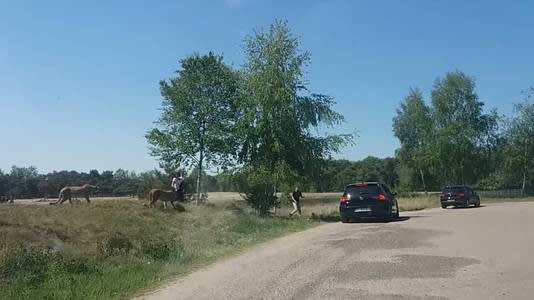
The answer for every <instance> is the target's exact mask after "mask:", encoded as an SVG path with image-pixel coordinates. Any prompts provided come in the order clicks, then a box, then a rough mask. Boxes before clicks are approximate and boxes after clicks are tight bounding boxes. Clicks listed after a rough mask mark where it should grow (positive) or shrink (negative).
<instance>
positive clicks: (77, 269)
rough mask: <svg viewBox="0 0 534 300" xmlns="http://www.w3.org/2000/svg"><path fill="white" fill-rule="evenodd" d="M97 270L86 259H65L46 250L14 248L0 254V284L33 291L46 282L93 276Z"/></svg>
mask: <svg viewBox="0 0 534 300" xmlns="http://www.w3.org/2000/svg"><path fill="white" fill-rule="evenodd" d="M93 272H97V268H96V267H95V266H94V265H93V264H91V263H90V262H89V261H88V260H87V259H86V258H80V257H78V258H68V257H65V256H63V255H62V254H60V253H57V252H53V251H51V250H48V249H40V248H33V247H24V246H16V247H13V248H9V249H4V251H2V252H1V253H0V281H2V282H7V283H8V284H12V283H14V282H16V281H19V282H22V283H23V284H24V285H25V286H28V287H37V286H39V285H41V284H43V283H44V282H45V281H46V280H49V279H50V278H52V279H53V278H59V277H70V276H71V275H72V274H82V273H93Z"/></svg>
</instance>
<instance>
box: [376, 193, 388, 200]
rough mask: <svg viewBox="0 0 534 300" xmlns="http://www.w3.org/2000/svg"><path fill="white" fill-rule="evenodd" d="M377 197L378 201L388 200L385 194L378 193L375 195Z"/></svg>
mask: <svg viewBox="0 0 534 300" xmlns="http://www.w3.org/2000/svg"><path fill="white" fill-rule="evenodd" d="M375 199H376V200H378V201H384V200H386V196H385V195H384V194H378V195H376V196H375Z"/></svg>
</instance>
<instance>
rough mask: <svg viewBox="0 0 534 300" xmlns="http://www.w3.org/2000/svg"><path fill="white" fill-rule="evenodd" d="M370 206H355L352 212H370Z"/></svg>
mask: <svg viewBox="0 0 534 300" xmlns="http://www.w3.org/2000/svg"><path fill="white" fill-rule="evenodd" d="M370 211H371V209H370V208H356V209H355V210H354V212H370Z"/></svg>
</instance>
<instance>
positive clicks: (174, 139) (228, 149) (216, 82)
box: [146, 52, 240, 199]
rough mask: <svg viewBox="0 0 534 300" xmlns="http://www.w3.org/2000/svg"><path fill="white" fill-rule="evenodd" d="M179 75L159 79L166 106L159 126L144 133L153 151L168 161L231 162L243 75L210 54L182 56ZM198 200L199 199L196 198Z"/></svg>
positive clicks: (200, 164)
mask: <svg viewBox="0 0 534 300" xmlns="http://www.w3.org/2000/svg"><path fill="white" fill-rule="evenodd" d="M180 63H181V70H178V71H177V72H176V73H177V76H176V77H175V78H171V79H169V80H168V81H161V82H160V90H161V95H162V97H163V107H162V114H161V117H160V119H159V120H158V122H157V125H158V128H154V129H152V130H150V131H149V132H148V133H147V134H146V138H147V140H148V142H149V143H150V144H151V146H152V147H151V153H152V155H154V156H156V157H158V158H159V160H160V161H161V162H162V163H163V164H164V165H166V166H169V165H175V166H179V167H181V168H184V167H185V168H190V167H192V166H196V167H197V170H198V176H197V197H200V194H199V192H200V182H201V175H202V168H203V167H205V166H208V167H209V166H212V165H227V164H228V163H229V162H230V161H231V158H232V154H234V153H235V151H236V147H237V144H236V142H235V139H234V134H233V131H234V124H235V121H236V118H237V115H236V114H237V109H236V107H235V105H234V103H235V98H236V97H237V95H238V93H239V80H240V78H239V74H238V73H237V72H235V71H234V70H232V69H231V68H230V67H229V66H227V65H226V64H224V62H223V58H222V56H218V55H215V54H213V53H211V52H210V53H209V54H207V55H202V56H201V55H198V54H195V55H192V56H189V57H187V58H185V59H183V60H181V62H180ZM197 199H198V198H197Z"/></svg>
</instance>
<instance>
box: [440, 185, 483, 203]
mask: <svg viewBox="0 0 534 300" xmlns="http://www.w3.org/2000/svg"><path fill="white" fill-rule="evenodd" d="M439 200H440V202H441V208H447V207H448V206H450V205H453V206H454V207H458V206H463V207H469V206H471V205H474V206H475V207H479V206H480V196H479V195H478V194H477V192H475V191H474V190H473V189H472V188H470V187H468V186H466V185H453V186H445V187H444V188H443V189H442V190H441V194H440V196H439Z"/></svg>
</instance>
